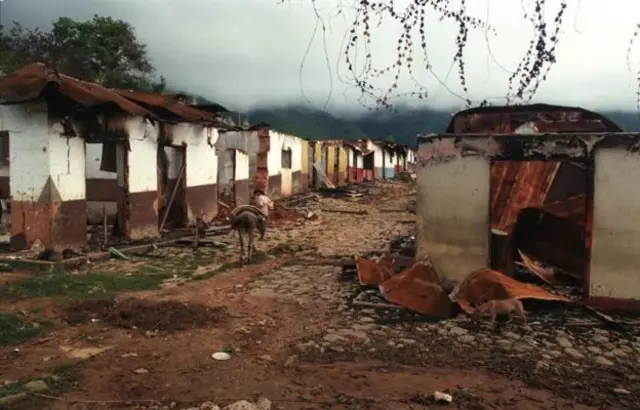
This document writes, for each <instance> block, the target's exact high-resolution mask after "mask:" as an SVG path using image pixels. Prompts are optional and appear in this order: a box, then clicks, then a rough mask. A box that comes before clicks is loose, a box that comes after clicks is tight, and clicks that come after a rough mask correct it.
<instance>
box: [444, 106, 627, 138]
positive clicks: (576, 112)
mask: <svg viewBox="0 0 640 410" xmlns="http://www.w3.org/2000/svg"><path fill="white" fill-rule="evenodd" d="M528 122H531V123H533V124H534V125H535V126H536V127H537V128H538V130H539V131H540V132H577V131H591V132H597V131H600V132H620V131H622V129H621V128H620V127H619V126H618V125H616V124H615V123H614V122H613V121H611V120H609V119H608V118H606V117H604V116H602V115H600V114H597V113H595V112H592V111H588V110H585V109H583V108H579V107H563V106H559V105H549V104H532V105H515V106H498V107H478V108H471V109H469V110H464V111H460V112H458V113H456V114H455V115H454V116H453V118H452V119H451V122H450V123H449V126H448V127H447V131H446V133H448V134H452V133H456V134H460V133H483V132H487V133H501V134H502V133H504V134H508V133H511V132H513V131H514V130H515V129H516V128H517V127H519V126H520V125H522V124H525V123H528Z"/></svg>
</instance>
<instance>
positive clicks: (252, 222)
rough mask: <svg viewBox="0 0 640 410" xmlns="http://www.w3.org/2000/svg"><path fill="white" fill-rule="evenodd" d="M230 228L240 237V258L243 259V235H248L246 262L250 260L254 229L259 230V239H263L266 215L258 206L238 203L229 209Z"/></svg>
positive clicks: (265, 229)
mask: <svg viewBox="0 0 640 410" xmlns="http://www.w3.org/2000/svg"><path fill="white" fill-rule="evenodd" d="M229 223H230V224H231V229H233V230H234V231H236V232H238V238H239V239H240V260H244V236H248V237H249V243H248V246H247V259H246V260H247V262H250V261H251V256H252V254H253V251H254V249H255V245H254V244H253V235H254V231H256V230H257V231H258V232H260V239H261V240H262V239H264V235H265V233H266V231H267V223H266V217H265V216H264V214H263V213H262V212H260V210H259V209H258V208H256V207H255V206H253V205H240V206H237V207H236V208H234V210H233V211H231V216H230V217H229Z"/></svg>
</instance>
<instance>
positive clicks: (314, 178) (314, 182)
mask: <svg viewBox="0 0 640 410" xmlns="http://www.w3.org/2000/svg"><path fill="white" fill-rule="evenodd" d="M317 149H318V144H316V143H315V142H309V150H308V155H309V158H308V161H309V178H311V180H310V181H309V186H310V187H311V189H318V188H320V185H319V182H318V171H317V170H316V167H315V166H314V164H315V162H316V150H317Z"/></svg>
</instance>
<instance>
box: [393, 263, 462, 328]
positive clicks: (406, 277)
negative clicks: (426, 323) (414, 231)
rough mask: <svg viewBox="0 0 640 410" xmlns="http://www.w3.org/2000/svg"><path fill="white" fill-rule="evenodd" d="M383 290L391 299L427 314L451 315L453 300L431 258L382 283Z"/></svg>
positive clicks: (435, 315) (444, 316)
mask: <svg viewBox="0 0 640 410" xmlns="http://www.w3.org/2000/svg"><path fill="white" fill-rule="evenodd" d="M380 292H381V293H382V295H383V296H384V297H385V299H387V300H388V301H389V302H391V303H395V304H397V305H401V306H405V307H407V308H408V309H410V310H413V311H415V312H418V313H422V314H423V315H427V316H433V317H440V318H447V317H450V316H451V307H452V305H453V303H452V302H451V300H450V299H449V296H448V295H447V293H446V292H445V291H444V290H443V289H442V286H441V284H440V279H439V278H438V273H437V272H436V269H435V267H434V266H433V262H432V261H431V259H430V258H428V257H427V258H425V259H424V260H422V261H420V262H417V263H416V264H414V265H413V266H412V267H410V268H408V269H406V270H404V271H403V272H401V273H399V274H397V275H394V276H393V277H391V278H389V279H388V280H386V281H384V282H383V283H381V284H380Z"/></svg>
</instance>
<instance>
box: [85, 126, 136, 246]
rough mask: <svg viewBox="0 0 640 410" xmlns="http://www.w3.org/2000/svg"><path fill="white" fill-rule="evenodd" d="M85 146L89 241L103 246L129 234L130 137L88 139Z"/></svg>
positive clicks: (90, 243)
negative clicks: (128, 143)
mask: <svg viewBox="0 0 640 410" xmlns="http://www.w3.org/2000/svg"><path fill="white" fill-rule="evenodd" d="M85 149H86V151H85V152H86V169H85V175H86V178H85V183H86V201H87V229H88V233H89V238H88V244H89V246H92V247H104V246H106V245H107V244H109V243H112V241H113V240H116V241H117V240H119V239H122V238H124V237H125V235H126V223H127V216H126V215H127V189H128V188H127V184H126V175H125V170H126V168H127V166H126V164H127V150H128V145H127V141H126V140H123V139H116V138H92V139H88V140H87V142H86V145H85Z"/></svg>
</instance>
